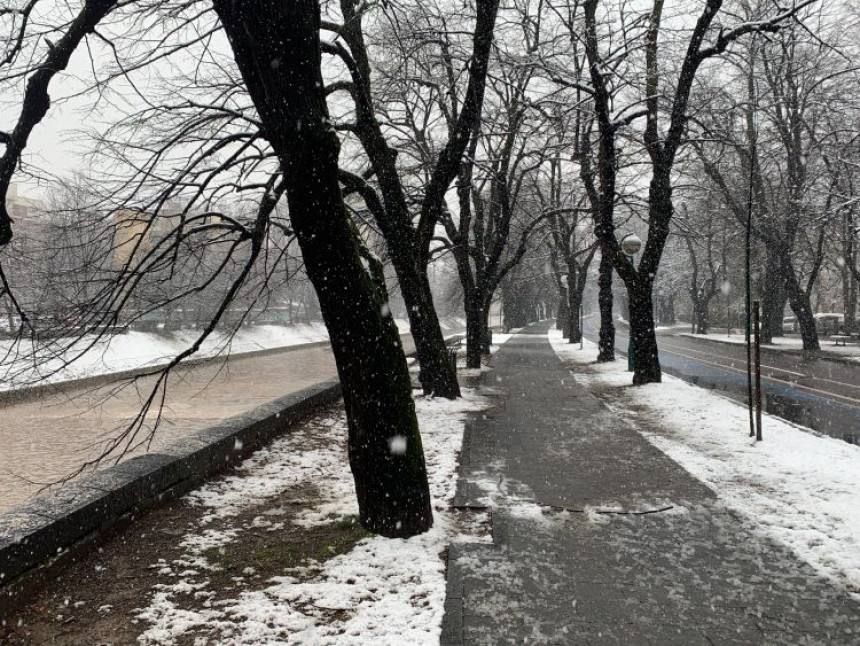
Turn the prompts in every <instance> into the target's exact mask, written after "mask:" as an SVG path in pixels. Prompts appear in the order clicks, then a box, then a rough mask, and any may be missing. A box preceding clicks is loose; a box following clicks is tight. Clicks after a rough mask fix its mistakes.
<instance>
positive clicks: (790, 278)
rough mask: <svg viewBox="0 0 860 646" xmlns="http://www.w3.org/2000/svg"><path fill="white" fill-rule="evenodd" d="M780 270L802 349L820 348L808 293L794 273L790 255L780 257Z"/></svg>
mask: <svg viewBox="0 0 860 646" xmlns="http://www.w3.org/2000/svg"><path fill="white" fill-rule="evenodd" d="M782 270H783V275H784V277H785V286H786V288H787V291H788V302H789V304H790V305H791V310H792V311H793V312H794V315H795V316H796V317H797V324H798V325H799V326H800V336H801V338H802V339H803V349H804V350H809V351H812V350H820V349H821V346H820V345H819V343H818V331H817V330H816V329H815V317H814V316H813V315H812V306H811V305H810V302H809V294H807V293H806V292H805V291H803V289H802V288H801V286H800V284H799V283H798V281H797V275H796V274H795V273H794V267H793V265H792V264H791V258H790V257H783V258H782Z"/></svg>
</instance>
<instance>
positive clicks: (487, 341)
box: [481, 294, 493, 354]
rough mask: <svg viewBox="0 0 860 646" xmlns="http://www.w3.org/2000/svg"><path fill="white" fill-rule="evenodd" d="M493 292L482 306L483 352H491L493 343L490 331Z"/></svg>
mask: <svg viewBox="0 0 860 646" xmlns="http://www.w3.org/2000/svg"><path fill="white" fill-rule="evenodd" d="M491 300H492V294H491V295H490V296H489V297H488V298H486V299H484V301H483V304H482V306H481V354H490V349H491V346H492V345H493V334H492V332H491V331H490V302H491Z"/></svg>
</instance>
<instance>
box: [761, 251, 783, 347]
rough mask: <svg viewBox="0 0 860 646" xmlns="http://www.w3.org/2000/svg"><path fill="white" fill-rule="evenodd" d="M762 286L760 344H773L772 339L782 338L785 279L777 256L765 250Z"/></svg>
mask: <svg viewBox="0 0 860 646" xmlns="http://www.w3.org/2000/svg"><path fill="white" fill-rule="evenodd" d="M766 256H767V258H766V260H765V269H764V284H765V285H767V289H765V290H763V291H762V317H761V342H762V343H765V344H769V343H773V339H774V337H778V336H782V319H783V312H784V310H785V300H786V296H785V279H784V278H783V276H782V274H781V271H780V264H779V257H778V256H777V254H775V253H772V252H771V251H770V250H766Z"/></svg>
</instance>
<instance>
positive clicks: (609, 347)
mask: <svg viewBox="0 0 860 646" xmlns="http://www.w3.org/2000/svg"><path fill="white" fill-rule="evenodd" d="M612 271H613V270H612V258H611V257H610V256H609V253H607V252H606V251H604V250H601V252H600V267H599V268H598V274H597V285H598V294H597V304H598V307H599V308H600V335H599V338H598V343H597V362H598V363H606V362H609V361H615V321H614V320H613V318H612V300H613V298H612Z"/></svg>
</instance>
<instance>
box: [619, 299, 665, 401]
mask: <svg viewBox="0 0 860 646" xmlns="http://www.w3.org/2000/svg"><path fill="white" fill-rule="evenodd" d="M651 291H652V288H651V286H650V285H648V286H645V287H633V288H628V290H627V294H628V296H629V298H630V341H631V342H632V343H633V383H634V385H641V384H650V383H659V382H660V381H662V377H663V376H662V371H661V369H660V360H659V354H658V351H657V332H656V330H655V329H654V306H653V304H652V301H651Z"/></svg>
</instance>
